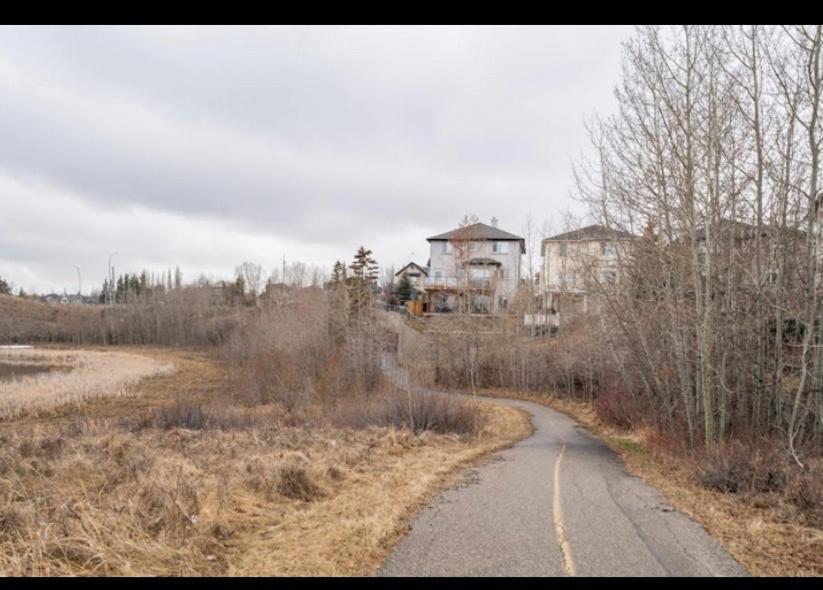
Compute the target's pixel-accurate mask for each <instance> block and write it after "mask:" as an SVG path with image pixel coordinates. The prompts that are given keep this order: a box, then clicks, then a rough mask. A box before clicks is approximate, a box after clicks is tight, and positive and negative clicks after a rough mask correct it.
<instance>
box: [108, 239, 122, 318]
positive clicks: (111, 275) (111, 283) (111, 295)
mask: <svg viewBox="0 0 823 590" xmlns="http://www.w3.org/2000/svg"><path fill="white" fill-rule="evenodd" d="M119 254H120V253H119V252H112V253H111V254H109V293H108V295H109V305H114V292H113V291H112V289H113V287H114V270H113V269H112V266H111V257H112V256H118V255H119Z"/></svg>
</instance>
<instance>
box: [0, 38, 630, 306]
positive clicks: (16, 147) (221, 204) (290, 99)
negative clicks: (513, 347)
mask: <svg viewBox="0 0 823 590" xmlns="http://www.w3.org/2000/svg"><path fill="white" fill-rule="evenodd" d="M631 34H632V30H631V28H629V27H615V26H600V27H570V26H564V27H376V26H371V27H348V26H347V27H100V26H97V27H17V26H15V27H0V277H3V278H5V279H6V280H8V281H9V282H11V283H12V284H13V285H14V287H15V289H19V288H21V287H22V288H23V289H25V290H26V291H28V292H32V291H35V292H41V293H44V292H51V291H55V292H60V293H62V292H63V291H64V290H65V291H67V292H70V293H71V292H76V291H77V288H78V273H77V269H76V268H75V267H78V268H79V269H80V274H81V279H82V286H83V292H85V293H88V292H90V291H91V290H92V289H93V288H98V289H99V288H100V286H101V284H102V281H103V279H104V278H105V277H106V274H107V264H108V259H109V255H110V254H112V253H114V252H116V253H117V254H116V255H115V256H113V257H112V261H113V264H114V265H115V268H116V270H117V272H118V273H120V272H135V271H140V270H141V269H144V268H145V269H147V270H149V271H155V272H158V273H159V272H165V270H166V269H168V268H174V267H176V266H179V267H180V269H181V270H182V271H183V277H184V280H185V281H190V280H194V279H195V278H196V277H197V276H199V275H201V274H202V275H205V276H207V277H211V278H213V279H224V278H231V277H232V275H233V273H234V269H235V267H236V266H237V265H239V264H240V263H241V262H243V261H246V260H248V261H251V262H255V263H259V264H261V265H262V266H263V268H264V269H265V270H266V271H269V270H271V269H273V268H279V267H280V265H281V264H282V259H283V257H284V256H285V258H286V261H287V263H289V262H292V261H295V260H300V261H302V262H304V263H307V264H311V265H319V266H322V267H325V268H329V269H330V268H331V265H332V264H333V263H334V261H335V260H337V259H343V260H346V261H351V259H352V257H353V255H354V253H355V251H356V249H357V248H358V247H359V246H361V245H363V246H366V247H367V248H370V249H371V250H372V251H373V253H374V257H375V258H376V259H377V262H378V264H379V265H380V266H381V267H390V266H392V265H393V266H394V267H395V268H396V269H398V270H399V269H400V267H402V266H403V265H404V264H405V263H406V262H408V261H409V260H411V259H414V260H416V261H417V262H418V263H421V264H425V263H426V260H427V258H428V243H427V242H426V238H427V237H429V236H432V235H435V234H438V233H442V232H445V231H448V230H450V229H453V228H454V227H456V226H457V225H458V223H459V222H460V219H461V218H462V217H463V216H464V215H466V214H472V213H473V214H476V215H477V216H478V217H479V218H480V220H481V221H483V222H485V223H489V221H490V220H491V218H492V217H496V218H497V219H498V220H499V227H500V228H501V229H504V230H506V231H509V232H512V233H515V234H518V235H522V234H523V229H524V224H525V221H526V218H527V216H529V215H531V217H532V219H533V220H534V222H535V224H536V225H537V226H540V225H541V224H542V223H543V222H544V221H546V222H547V223H549V224H550V225H556V224H557V223H558V221H559V219H560V218H561V217H562V214H563V212H564V211H567V210H568V211H572V212H574V213H577V214H582V212H583V208H582V205H580V204H579V203H577V202H576V201H574V199H573V198H572V196H571V193H572V189H573V176H572V170H571V164H572V162H573V161H574V159H575V158H577V157H579V155H580V154H581V153H582V152H584V151H585V150H586V149H587V136H586V131H585V127H584V123H585V121H586V120H587V119H588V118H590V117H592V116H593V115H594V114H595V113H599V114H601V115H603V114H609V113H610V112H613V111H614V110H615V109H616V100H615V98H614V95H613V88H614V86H615V85H616V84H617V83H618V82H619V78H620V55H621V46H620V44H621V42H622V41H624V40H626V39H628V38H629V37H630V36H631ZM536 256H539V254H536Z"/></svg>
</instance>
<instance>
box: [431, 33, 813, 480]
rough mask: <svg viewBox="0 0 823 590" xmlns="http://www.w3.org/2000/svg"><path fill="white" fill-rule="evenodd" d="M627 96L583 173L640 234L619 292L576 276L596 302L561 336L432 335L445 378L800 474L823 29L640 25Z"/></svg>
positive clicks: (605, 122)
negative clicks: (768, 460)
mask: <svg viewBox="0 0 823 590" xmlns="http://www.w3.org/2000/svg"><path fill="white" fill-rule="evenodd" d="M616 97H617V100H618V110H617V112H616V113H615V114H614V115H612V116H609V117H605V118H600V119H596V120H595V121H593V122H592V123H591V125H590V126H589V129H590V136H591V139H592V144H593V148H594V149H593V151H592V153H593V154H595V156H594V157H593V158H590V159H587V160H584V161H581V162H580V163H579V164H578V165H577V166H576V169H575V172H576V178H577V180H578V187H579V197H580V198H581V199H582V200H583V201H585V202H587V203H589V204H590V206H591V215H592V216H593V217H594V218H595V220H596V221H597V222H599V223H601V224H602V225H605V226H606V227H609V228H615V229H620V230H624V231H627V232H630V233H632V234H634V235H635V236H638V239H637V240H635V241H634V243H633V245H632V247H631V248H629V249H628V250H626V253H625V254H623V253H622V252H623V250H620V249H619V250H618V252H620V253H621V255H620V256H619V258H618V261H617V267H616V270H617V275H616V276H618V277H620V280H619V281H618V284H616V285H612V284H611V281H609V282H603V278H602V272H601V273H598V271H599V270H602V268H601V267H600V266H599V263H598V260H597V257H596V256H595V257H594V259H593V260H586V259H584V260H580V261H579V265H580V267H582V268H583V269H584V272H582V273H581V275H582V276H581V279H582V280H584V281H585V291H586V292H587V293H588V294H589V295H588V297H589V305H588V307H587V311H586V312H583V311H582V310H581V311H579V312H578V313H577V314H574V313H571V312H569V313H565V314H561V328H560V333H559V335H558V337H557V338H554V339H551V340H546V341H541V340H539V339H537V340H535V339H533V338H521V337H519V336H518V335H517V334H518V333H519V330H518V329H512V330H510V331H509V332H508V335H507V336H506V337H498V338H497V339H495V338H489V337H484V336H483V335H482V334H480V333H477V331H476V330H475V331H473V330H472V329H471V328H468V329H466V330H464V334H462V335H460V336H455V337H453V338H451V339H450V340H449V339H448V338H446V337H443V336H441V337H439V339H438V342H439V344H434V345H433V350H432V351H430V353H429V354H428V357H427V358H430V359H433V360H432V362H433V363H434V367H435V375H434V377H435V378H436V379H437V381H438V382H440V383H442V384H444V385H450V384H453V385H455V386H460V387H471V386H477V385H479V386H505V387H517V388H526V389H530V390H535V391H546V392H549V391H554V392H561V393H562V392H565V393H566V394H568V395H574V396H577V397H581V398H585V399H591V400H593V401H594V403H595V404H596V405H598V406H599V407H600V408H601V409H602V411H603V412H604V413H606V414H609V415H611V416H612V417H613V419H614V420H616V421H619V422H623V423H626V424H636V425H640V424H650V425H654V426H655V427H656V428H657V430H658V431H659V432H661V433H663V434H664V435H666V436H667V437H668V438H669V439H671V440H678V441H683V442H684V444H685V445H686V446H687V447H690V448H700V447H702V448H703V449H705V450H706V451H712V450H713V449H716V448H723V447H724V446H726V445H729V444H731V442H732V441H761V442H760V443H758V444H768V445H769V446H770V447H771V448H775V449H779V450H780V452H782V453H784V454H785V456H787V457H790V458H791V460H792V461H794V462H795V463H796V464H797V465H798V466H802V465H806V464H807V461H812V460H814V458H815V457H819V456H820V454H821V449H822V448H823V321H821V318H823V305H821V299H823V298H821V289H820V284H821V282H820V281H821V272H822V271H823V269H822V268H821V265H820V259H821V248H820V228H821V224H820V223H819V220H820V219H823V216H821V214H823V211H819V205H820V203H821V200H823V191H822V190H821V189H823V187H821V142H823V109H822V108H821V107H823V103H822V101H823V27H820V26H812V27H807V26H797V27H773V26H768V27H767V26H746V27H732V26H712V27H708V26H687V27H641V28H639V29H638V30H637V32H636V34H635V35H634V37H633V38H632V39H631V40H629V41H628V42H627V43H626V44H625V47H624V60H623V80H622V82H621V83H620V85H619V86H618V88H617V89H616ZM587 265H588V266H587ZM586 269H588V270H586ZM612 276H614V275H612ZM525 297H526V298H528V297H529V295H526V296H525ZM763 441H770V442H768V443H764V442H763Z"/></svg>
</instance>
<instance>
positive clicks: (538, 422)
mask: <svg viewBox="0 0 823 590" xmlns="http://www.w3.org/2000/svg"><path fill="white" fill-rule="evenodd" d="M400 380H401V381H402V380H403V378H402V377H401V378H400ZM405 384H406V386H407V385H408V383H407V382H406V383H405ZM442 395H450V394H446V393H442ZM482 399H484V400H487V401H490V402H492V403H497V404H503V405H506V406H511V407H514V408H519V409H522V410H525V411H526V412H528V413H529V414H531V415H532V421H533V423H534V426H535V432H534V434H533V435H532V436H530V437H528V438H526V439H524V440H522V441H520V442H519V443H517V444H516V445H514V446H513V447H511V448H509V449H506V450H504V451H501V452H498V453H495V454H494V455H493V456H492V457H491V458H490V459H489V460H488V461H487V462H485V463H484V464H483V465H481V466H479V467H477V468H474V469H471V470H470V471H469V472H468V473H467V474H466V477H465V478H463V479H464V480H463V481H462V482H461V483H460V484H458V485H456V486H454V487H452V488H449V489H447V490H445V491H444V492H442V493H441V495H440V496H439V497H438V499H437V500H436V501H435V502H434V503H433V504H432V505H430V506H427V507H425V508H423V509H422V510H420V511H419V513H418V514H417V515H416V516H415V517H414V518H413V520H412V521H411V523H410V531H409V533H408V534H407V535H406V536H405V537H404V538H403V539H401V541H400V542H399V543H398V544H397V545H396V547H395V549H394V551H393V552H392V554H391V555H390V556H389V558H388V559H387V560H386V562H385V563H384V564H383V566H382V568H381V569H380V571H379V573H378V575H380V576H745V575H746V571H745V570H744V569H743V568H742V567H741V566H740V565H739V564H738V563H737V562H736V561H735V560H734V559H733V558H732V557H731V556H729V555H728V553H726V551H725V550H724V549H723V548H722V547H721V546H720V545H719V544H718V543H717V542H716V541H715V540H714V539H713V538H712V537H711V536H709V534H708V533H707V532H706V531H705V529H704V528H703V527H702V526H700V525H699V524H697V523H696V522H694V521H693V520H692V519H690V518H689V517H688V516H686V515H684V514H682V513H680V512H678V511H676V510H674V509H673V508H672V507H671V506H670V505H669V503H668V502H667V501H666V499H665V498H664V497H663V496H662V495H661V494H660V493H659V492H658V491H657V490H656V489H654V488H653V487H651V486H650V485H648V484H647V483H645V482H644V481H643V480H642V479H640V478H638V477H636V476H633V475H631V474H630V473H628V472H627V471H626V469H625V467H624V465H623V463H622V461H621V460H620V459H619V457H618V456H617V455H616V454H615V453H614V452H613V451H611V449H609V448H608V447H607V446H606V445H605V444H604V443H603V442H602V441H600V440H598V439H596V438H594V437H593V436H591V435H590V434H588V433H587V432H586V431H585V430H584V429H583V428H582V427H581V426H580V425H578V424H577V423H576V422H575V421H574V420H572V419H571V418H569V417H568V416H566V415H564V414H560V413H558V412H555V411H553V410H551V409H549V408H547V407H545V406H541V405H539V404H534V403H529V402H524V401H519V400H508V399H498V398H482Z"/></svg>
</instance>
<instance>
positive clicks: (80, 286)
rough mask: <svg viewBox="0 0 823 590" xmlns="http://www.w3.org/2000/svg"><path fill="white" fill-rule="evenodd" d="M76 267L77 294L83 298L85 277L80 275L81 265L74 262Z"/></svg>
mask: <svg viewBox="0 0 823 590" xmlns="http://www.w3.org/2000/svg"><path fill="white" fill-rule="evenodd" d="M72 266H73V267H74V268H76V269H77V294H78V295H79V296H80V297H81V298H82V297H83V278H82V277H81V276H80V267H79V266H77V265H76V264H72Z"/></svg>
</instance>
